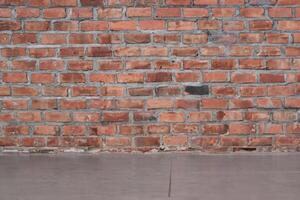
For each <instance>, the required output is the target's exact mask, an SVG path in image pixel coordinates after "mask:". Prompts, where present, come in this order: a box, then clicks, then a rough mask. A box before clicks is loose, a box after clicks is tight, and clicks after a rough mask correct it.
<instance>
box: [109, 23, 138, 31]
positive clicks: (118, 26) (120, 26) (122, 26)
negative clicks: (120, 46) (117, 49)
mask: <svg viewBox="0 0 300 200" xmlns="http://www.w3.org/2000/svg"><path fill="white" fill-rule="evenodd" d="M109 27H110V29H111V30H114V31H122V30H136V29H137V23H136V21H114V22H110V23H109Z"/></svg>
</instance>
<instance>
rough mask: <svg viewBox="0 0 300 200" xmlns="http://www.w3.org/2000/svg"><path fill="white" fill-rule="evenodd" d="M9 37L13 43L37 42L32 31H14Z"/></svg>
mask: <svg viewBox="0 0 300 200" xmlns="http://www.w3.org/2000/svg"><path fill="white" fill-rule="evenodd" d="M11 39H12V42H13V43H14V44H26V43H36V42H37V38H36V34H34V33H15V34H13V35H12V38H11Z"/></svg>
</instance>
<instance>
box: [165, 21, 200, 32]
mask: <svg viewBox="0 0 300 200" xmlns="http://www.w3.org/2000/svg"><path fill="white" fill-rule="evenodd" d="M195 29H196V24H195V22H191V21H171V22H168V30H169V31H187V30H195Z"/></svg>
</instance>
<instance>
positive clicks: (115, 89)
mask: <svg viewBox="0 0 300 200" xmlns="http://www.w3.org/2000/svg"><path fill="white" fill-rule="evenodd" d="M101 95H103V96H123V95H124V87H119V86H109V87H102V88H101Z"/></svg>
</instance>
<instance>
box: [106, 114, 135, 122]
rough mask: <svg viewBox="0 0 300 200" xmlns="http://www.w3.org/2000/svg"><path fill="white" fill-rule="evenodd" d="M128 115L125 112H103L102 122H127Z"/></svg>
mask: <svg viewBox="0 0 300 200" xmlns="http://www.w3.org/2000/svg"><path fill="white" fill-rule="evenodd" d="M128 120H129V114H128V113H127V112H110V113H109V112H104V113H103V121H106V122H127V121H128Z"/></svg>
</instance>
